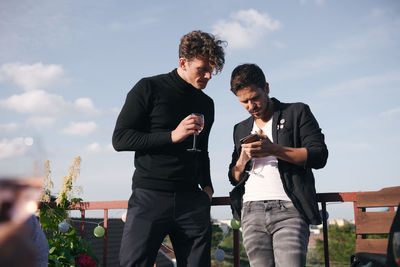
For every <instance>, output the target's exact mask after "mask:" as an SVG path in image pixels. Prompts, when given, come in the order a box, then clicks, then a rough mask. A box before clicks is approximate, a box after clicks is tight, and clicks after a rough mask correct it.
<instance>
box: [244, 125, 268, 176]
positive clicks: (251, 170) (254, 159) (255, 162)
mask: <svg viewBox="0 0 400 267" xmlns="http://www.w3.org/2000/svg"><path fill="white" fill-rule="evenodd" d="M257 134H258V135H262V134H263V131H262V130H261V129H259V130H258V132H257ZM257 160H258V159H257V158H253V159H251V162H252V165H251V169H250V170H249V171H246V172H247V173H248V174H253V175H257V176H260V177H262V175H261V172H262V170H263V168H264V165H262V167H261V170H259V171H258V172H256V171H255V170H256V166H257V165H256V164H257Z"/></svg>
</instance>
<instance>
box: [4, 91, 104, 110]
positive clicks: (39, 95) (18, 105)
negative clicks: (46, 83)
mask: <svg viewBox="0 0 400 267" xmlns="http://www.w3.org/2000/svg"><path fill="white" fill-rule="evenodd" d="M0 106H2V107H4V108H7V109H9V110H14V111H17V112H19V113H27V114H52V115H55V114H60V113H66V114H70V113H77V114H85V115H97V114H100V113H101V112H100V111H99V110H98V109H97V108H96V107H95V106H94V104H93V102H92V100H91V99H90V98H78V99H76V100H75V101H74V102H67V101H66V100H65V99H64V98H63V97H62V96H60V95H56V94H49V93H47V92H45V91H43V90H31V91H28V92H24V93H22V94H16V95H12V96H10V97H9V98H7V99H0Z"/></svg>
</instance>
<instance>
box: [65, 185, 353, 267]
mask: <svg viewBox="0 0 400 267" xmlns="http://www.w3.org/2000/svg"><path fill="white" fill-rule="evenodd" d="M356 195H357V192H345V193H319V194H317V200H318V202H320V203H321V209H322V222H323V223H322V224H323V242H324V257H325V259H324V260H325V266H326V267H329V249H328V224H327V216H326V211H327V210H326V204H327V203H332V202H353V206H354V209H355V201H356ZM211 206H230V200H229V197H213V198H212V202H211ZM127 208H128V201H125V200H124V201H90V202H80V203H77V204H72V205H71V206H70V210H79V211H80V213H81V236H82V237H83V235H84V232H85V223H84V221H85V211H86V210H104V229H105V234H104V237H103V266H104V267H106V266H107V225H108V223H107V221H108V211H109V210H113V209H127ZM233 261H234V265H233V266H234V267H239V265H240V255H239V230H233Z"/></svg>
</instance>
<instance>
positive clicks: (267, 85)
mask: <svg viewBox="0 0 400 267" xmlns="http://www.w3.org/2000/svg"><path fill="white" fill-rule="evenodd" d="M265 92H267V95H269V84H268V83H265Z"/></svg>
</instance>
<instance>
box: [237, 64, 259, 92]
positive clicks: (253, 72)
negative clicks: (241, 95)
mask: <svg viewBox="0 0 400 267" xmlns="http://www.w3.org/2000/svg"><path fill="white" fill-rule="evenodd" d="M265 84H266V80H265V75H264V73H263V71H262V70H261V68H260V67H259V66H257V65H256V64H242V65H239V66H237V67H236V68H235V69H234V70H233V71H232V75H231V91H232V92H233V93H234V94H235V95H236V93H237V91H239V90H240V89H242V88H244V87H248V86H250V85H256V86H257V87H260V88H263V87H264V86H265Z"/></svg>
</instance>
